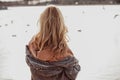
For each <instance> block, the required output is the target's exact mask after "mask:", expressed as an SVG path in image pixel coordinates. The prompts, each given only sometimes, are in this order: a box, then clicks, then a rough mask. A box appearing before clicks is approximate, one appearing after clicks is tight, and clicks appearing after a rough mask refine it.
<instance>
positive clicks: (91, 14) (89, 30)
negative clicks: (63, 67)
mask: <svg viewBox="0 0 120 80" xmlns="http://www.w3.org/2000/svg"><path fill="white" fill-rule="evenodd" d="M58 7H59V8H60V10H61V11H62V13H63V16H64V19H65V23H66V25H67V27H68V30H69V32H68V36H69V38H70V40H69V43H68V44H69V46H70V48H71V49H72V51H73V52H74V54H75V56H76V57H77V59H78V60H79V63H80V65H81V72H79V74H78V76H77V80H120V62H119V61H120V6H119V5H96V6H58ZM44 9H45V6H37V7H9V8H8V10H0V80H30V71H29V67H28V66H27V64H26V62H25V45H26V44H27V43H28V41H29V40H30V39H31V37H32V36H33V35H34V34H35V33H36V31H37V29H38V28H39V27H38V25H37V21H38V19H39V16H40V13H41V12H42V11H43V10H44ZM80 31H81V32H80Z"/></svg>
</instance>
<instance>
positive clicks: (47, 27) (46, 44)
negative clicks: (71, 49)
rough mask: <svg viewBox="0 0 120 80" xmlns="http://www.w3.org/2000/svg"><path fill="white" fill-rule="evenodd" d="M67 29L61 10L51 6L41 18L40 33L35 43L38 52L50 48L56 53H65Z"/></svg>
mask: <svg viewBox="0 0 120 80" xmlns="http://www.w3.org/2000/svg"><path fill="white" fill-rule="evenodd" d="M66 32H67V28H66V26H65V24H64V19H63V16H62V14H61V12H60V10H59V8H57V7H55V6H49V7H47V8H46V9H45V11H43V13H42V14H41V16H40V31H39V32H38V34H37V35H36V36H35V39H34V43H35V45H36V46H37V49H38V50H43V49H45V48H50V49H51V50H52V51H54V52H55V53H64V52H66V49H67V43H66Z"/></svg>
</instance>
